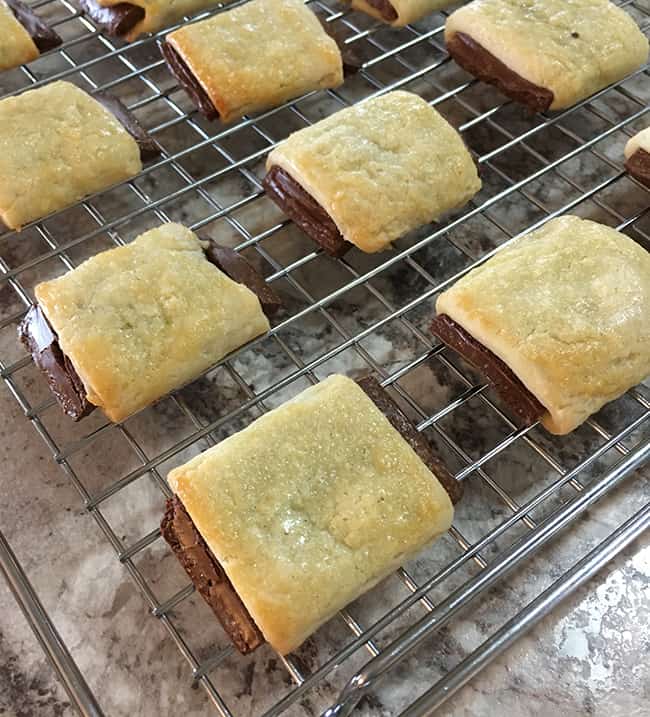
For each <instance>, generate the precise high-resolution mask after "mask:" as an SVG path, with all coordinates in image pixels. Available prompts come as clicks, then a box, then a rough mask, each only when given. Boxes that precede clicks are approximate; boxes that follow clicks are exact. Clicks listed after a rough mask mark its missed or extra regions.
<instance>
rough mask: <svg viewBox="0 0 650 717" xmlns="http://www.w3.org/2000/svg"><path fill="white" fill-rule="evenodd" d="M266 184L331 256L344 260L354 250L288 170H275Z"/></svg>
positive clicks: (270, 172) (298, 222)
mask: <svg viewBox="0 0 650 717" xmlns="http://www.w3.org/2000/svg"><path fill="white" fill-rule="evenodd" d="M262 184H263V186H264V189H265V190H266V193H267V194H268V195H269V197H270V198H271V199H272V200H273V201H274V202H275V203H276V204H277V205H278V206H279V207H280V209H282V211H283V212H284V213H285V214H286V215H287V216H288V217H289V218H290V219H292V220H293V221H294V222H295V223H296V224H297V225H298V226H299V227H300V228H301V229H302V230H303V231H304V232H305V234H307V236H308V237H309V238H310V239H313V240H314V241H315V242H316V243H317V244H320V245H321V246H322V247H323V249H324V250H325V252H327V254H329V255H330V256H336V257H341V256H343V255H344V254H345V252H347V251H348V249H350V248H351V246H352V244H350V243H349V242H347V241H345V239H344V238H343V236H342V235H341V232H339V230H338V227H337V226H336V224H335V223H334V220H333V219H332V218H331V217H330V215H329V214H328V213H327V212H326V211H325V209H323V207H321V205H320V204H319V203H318V202H317V201H316V200H315V199H314V198H313V197H312V196H311V194H309V193H308V192H306V191H305V190H304V189H303V188H302V187H301V186H300V184H298V182H296V180H295V179H294V178H293V177H292V176H291V175H290V174H288V173H287V172H285V171H284V169H281V168H280V167H271V169H269V171H268V173H267V175H266V177H264V181H263V182H262Z"/></svg>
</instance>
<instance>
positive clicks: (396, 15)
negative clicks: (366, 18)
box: [351, 0, 454, 27]
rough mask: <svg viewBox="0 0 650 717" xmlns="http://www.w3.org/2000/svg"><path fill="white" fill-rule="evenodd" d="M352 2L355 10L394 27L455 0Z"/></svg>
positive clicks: (361, 0)
mask: <svg viewBox="0 0 650 717" xmlns="http://www.w3.org/2000/svg"><path fill="white" fill-rule="evenodd" d="M351 2H352V7H353V8H354V9H355V10H361V12H365V13H366V14H367V15H372V17H376V18H377V19H378V20H382V21H383V22H386V23H388V24H389V25H392V26H393V27H403V26H404V25H408V24H409V23H411V22H416V21H417V20H419V19H420V18H423V17H424V16H425V15H429V14H430V13H432V12H435V11H436V10H440V9H441V8H443V7H446V6H447V5H452V4H453V2H454V0H351Z"/></svg>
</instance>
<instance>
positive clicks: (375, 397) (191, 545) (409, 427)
mask: <svg viewBox="0 0 650 717" xmlns="http://www.w3.org/2000/svg"><path fill="white" fill-rule="evenodd" d="M357 383H358V384H359V386H361V388H362V389H363V390H364V391H365V393H366V394H367V395H368V397H369V398H370V399H371V400H372V401H373V403H374V404H375V405H376V406H377V408H379V410H380V411H381V412H382V413H383V414H384V415H385V416H386V418H388V420H389V421H390V423H391V424H392V426H393V427H394V428H395V429H396V430H397V431H399V432H400V434H401V435H402V436H403V437H404V439H405V440H406V441H408V443H409V445H410V446H411V447H412V448H413V450H414V451H415V452H416V453H417V454H418V456H419V457H420V459H421V460H422V461H423V462H424V463H425V464H426V465H427V466H428V467H429V468H430V470H431V471H432V472H433V473H434V474H435V475H436V476H437V477H438V480H439V481H440V483H441V484H442V485H443V487H444V488H445V490H446V491H447V493H448V494H449V497H450V498H451V500H452V502H453V503H457V502H458V501H459V500H460V498H461V497H462V495H463V486H462V484H461V483H459V482H458V481H457V480H456V479H455V478H454V477H453V476H452V475H451V474H450V473H449V472H448V471H447V469H446V468H445V467H444V466H443V465H442V463H440V461H438V460H437V459H436V458H435V457H434V456H433V454H432V452H431V448H430V447H429V444H428V443H427V441H426V440H425V439H424V437H423V436H422V435H421V434H420V433H419V432H418V431H417V429H416V428H415V426H414V425H413V424H412V423H411V421H410V420H409V419H408V418H407V417H406V415H405V414H404V413H403V412H402V411H401V409H400V408H399V406H398V405H397V404H396V403H395V402H394V401H393V399H392V398H391V397H390V396H389V395H388V393H387V392H386V391H385V390H384V389H383V388H382V387H381V386H380V384H379V382H378V381H377V379H376V378H375V377H374V376H365V377H364V378H361V379H359V380H358V381H357ZM160 530H161V532H162V536H163V538H164V539H165V540H166V541H167V543H169V545H170V546H171V548H172V550H173V551H174V554H175V555H176V557H177V558H178V560H179V562H180V563H181V565H182V566H183V568H184V569H185V572H186V573H187V574H188V576H189V577H190V580H191V581H192V583H193V584H194V586H195V587H196V589H197V590H198V591H199V593H200V594H201V595H202V596H203V598H204V599H205V601H206V602H207V603H208V605H209V606H210V607H211V608H212V611H213V612H214V614H215V615H216V616H217V618H218V619H219V622H220V623H221V624H222V626H223V628H224V630H225V631H226V633H227V634H228V636H229V637H230V639H231V640H232V641H233V643H234V645H235V647H236V648H237V649H238V650H239V651H240V652H242V653H243V654H247V653H249V652H252V651H253V650H255V649H256V648H258V647H259V646H260V645H262V644H263V643H264V637H263V635H262V633H261V631H260V629H259V628H258V627H257V625H256V624H255V621H254V620H253V618H252V617H251V616H250V614H249V612H248V610H247V609H246V606H245V605H244V603H243V602H242V601H241V598H240V597H239V595H238V594H237V591H236V590H235V588H234V587H233V584H232V583H231V582H230V580H229V579H228V576H227V575H226V573H225V571H224V569H223V568H222V567H221V565H220V564H219V561H218V560H217V559H216V558H215V556H214V555H213V554H212V551H211V550H210V548H209V547H208V545H207V544H206V542H205V540H204V539H203V537H202V536H201V534H200V533H199V531H198V529H197V528H196V526H195V525H194V523H193V521H192V518H191V517H190V515H189V513H188V512H187V510H186V509H185V506H184V505H183V503H182V501H181V500H180V498H179V497H178V496H177V495H174V496H173V497H172V498H170V499H169V500H168V501H167V505H166V508H165V515H164V517H163V519H162V522H161V524H160Z"/></svg>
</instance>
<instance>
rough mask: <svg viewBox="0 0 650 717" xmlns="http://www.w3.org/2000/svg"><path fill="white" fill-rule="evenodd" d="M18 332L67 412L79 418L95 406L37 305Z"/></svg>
mask: <svg viewBox="0 0 650 717" xmlns="http://www.w3.org/2000/svg"><path fill="white" fill-rule="evenodd" d="M18 335H19V337H20V340H21V342H22V343H23V345H24V346H25V348H26V349H27V350H28V351H29V352H30V353H31V355H32V359H33V360H34V363H35V364H36V365H37V366H38V367H39V368H40V369H41V371H42V372H43V373H44V374H45V376H46V377H47V382H48V384H49V386H50V390H51V391H52V393H53V394H54V397H55V398H56V400H57V401H58V403H59V405H60V406H61V408H62V409H63V411H64V412H65V413H66V415H68V416H70V417H71V418H74V420H75V421H78V420H79V419H80V418H83V417H84V416H87V415H88V414H89V413H90V412H91V411H92V410H93V409H94V408H95V406H93V404H92V403H90V402H89V401H88V399H87V397H86V389H85V387H84V385H83V382H82V381H81V379H80V378H79V375H78V374H77V372H76V371H75V368H74V366H73V365H72V362H71V361H70V359H69V358H68V357H67V356H66V355H65V354H64V353H63V351H61V347H60V346H59V339H58V337H57V335H56V334H55V333H54V331H53V329H52V327H51V326H50V324H49V322H48V320H47V319H46V318H45V315H44V314H43V312H42V311H41V309H40V307H39V306H38V305H35V306H32V307H31V309H30V310H29V311H28V312H27V314H26V316H25V318H24V319H23V321H22V322H21V324H20V326H19V327H18Z"/></svg>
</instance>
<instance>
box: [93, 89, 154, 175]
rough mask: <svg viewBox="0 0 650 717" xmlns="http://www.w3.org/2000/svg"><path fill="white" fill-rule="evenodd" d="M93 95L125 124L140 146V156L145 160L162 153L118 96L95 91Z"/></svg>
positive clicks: (125, 127)
mask: <svg viewBox="0 0 650 717" xmlns="http://www.w3.org/2000/svg"><path fill="white" fill-rule="evenodd" d="M93 97H94V98H95V99H96V100H97V101H98V102H101V104H103V105H104V107H106V109H107V110H108V111H109V112H110V113H111V114H112V115H114V116H115V118H116V119H117V120H118V122H120V124H121V125H123V127H124V129H125V130H126V131H127V132H128V133H129V134H130V135H131V137H133V139H134V140H135V141H136V142H137V143H138V147H140V157H141V158H142V161H143V162H147V161H148V160H150V159H154V158H155V157H157V156H158V155H159V154H160V150H159V149H158V145H157V144H156V143H155V142H154V140H153V139H152V138H151V137H150V136H149V134H148V133H147V131H146V130H145V129H144V127H143V126H142V125H141V124H140V123H139V122H138V120H137V119H136V118H135V116H134V115H133V114H132V113H131V112H130V110H129V109H128V108H127V107H126V105H124V104H123V103H122V102H121V101H120V100H118V99H117V97H113V95H109V94H107V93H106V92H95V93H94V94H93Z"/></svg>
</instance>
